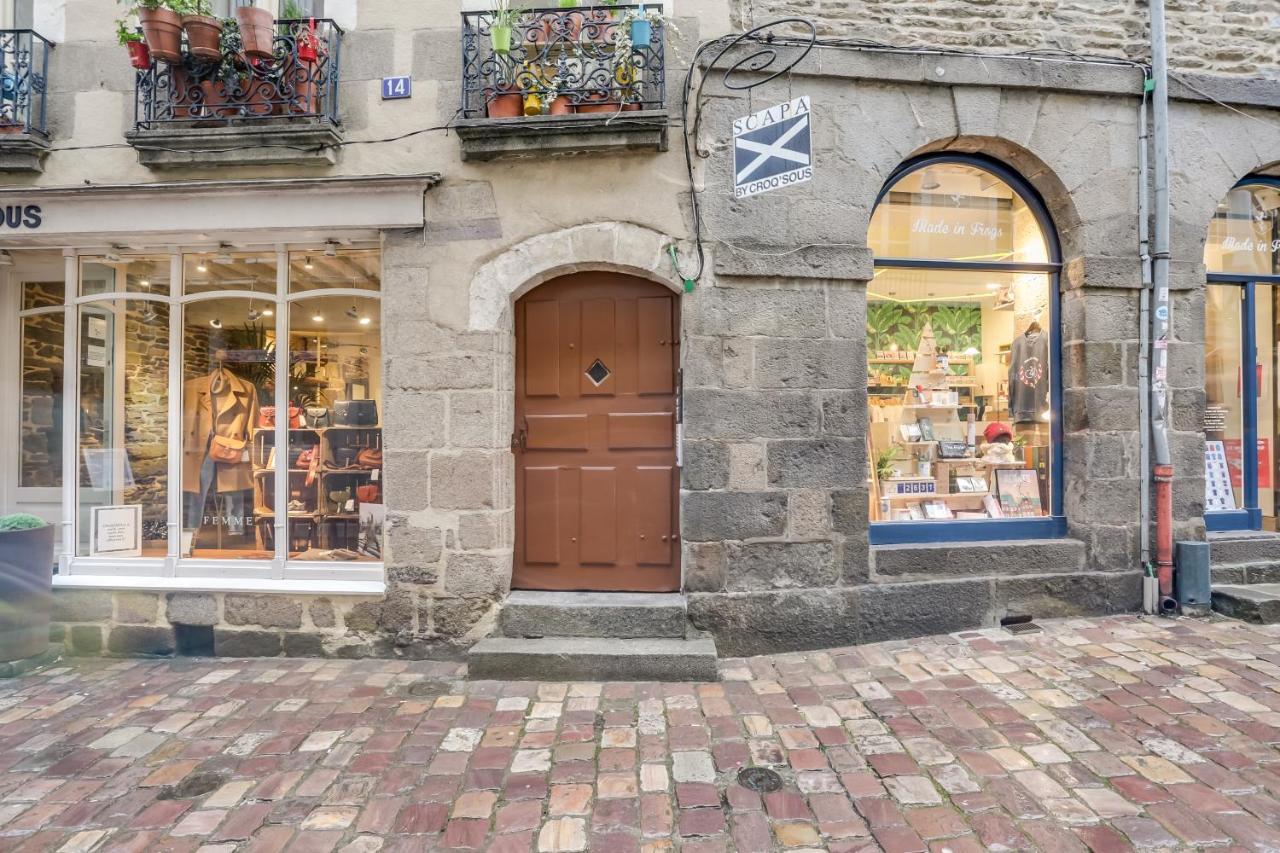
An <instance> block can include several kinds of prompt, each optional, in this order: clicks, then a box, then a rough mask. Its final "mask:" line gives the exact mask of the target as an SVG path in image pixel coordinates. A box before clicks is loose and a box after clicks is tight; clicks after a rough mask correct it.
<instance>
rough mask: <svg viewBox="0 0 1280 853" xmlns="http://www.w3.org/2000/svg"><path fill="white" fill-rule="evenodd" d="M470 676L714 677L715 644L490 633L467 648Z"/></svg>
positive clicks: (578, 678) (543, 678) (526, 678)
mask: <svg viewBox="0 0 1280 853" xmlns="http://www.w3.org/2000/svg"><path fill="white" fill-rule="evenodd" d="M467 676H468V677H469V678H471V679H495V680H509V681H531V680H532V681H715V680H717V675H716V644H715V641H713V640H711V639H710V638H705V639H704V638H698V639H693V640H675V639H669V638H663V639H615V638H606V637H542V638H540V639H524V638H518V637H489V638H487V639H484V640H481V641H480V642H478V643H476V644H475V645H474V646H472V647H471V649H470V651H468V652H467Z"/></svg>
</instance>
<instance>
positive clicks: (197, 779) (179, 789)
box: [156, 773, 226, 800]
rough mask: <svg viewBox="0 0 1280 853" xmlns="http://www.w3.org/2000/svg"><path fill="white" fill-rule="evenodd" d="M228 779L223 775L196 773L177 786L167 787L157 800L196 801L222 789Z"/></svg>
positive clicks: (162, 789)
mask: <svg viewBox="0 0 1280 853" xmlns="http://www.w3.org/2000/svg"><path fill="white" fill-rule="evenodd" d="M225 781H226V778H225V777H224V776H223V775H222V774H221V773H194V774H192V775H190V776H188V777H187V778H185V779H183V780H182V781H181V782H179V783H178V784H176V785H167V786H165V787H164V788H161V789H160V793H159V794H157V795H156V799H157V800H194V799H195V798H197V797H203V796H204V795H205V794H208V793H209V792H211V791H216V790H218V789H219V788H221V787H222V783H223V782H225Z"/></svg>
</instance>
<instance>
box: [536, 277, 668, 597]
mask: <svg viewBox="0 0 1280 853" xmlns="http://www.w3.org/2000/svg"><path fill="white" fill-rule="evenodd" d="M678 312H679V302H678V300H677V299H676V297H675V295H673V294H672V293H671V292H670V291H669V290H667V289H666V288H665V287H662V286H661V285H658V284H653V283H651V282H647V281H644V280H641V279H637V278H632V277H630V276H625V275H617V274H613V273H602V272H599V273H596V272H593V273H576V274H574V275H570V276H566V277H564V278H560V279H556V280H555V281H552V282H549V283H547V284H544V285H542V286H541V287H539V288H537V289H536V290H534V291H533V292H531V293H529V294H528V295H527V296H525V297H524V298H523V299H521V300H520V301H519V302H517V303H516V405H515V437H514V440H513V442H512V449H513V451H514V452H515V456H516V553H515V566H514V570H513V577H512V585H513V586H514V587H517V588H519V589H562V590H567V589H581V590H632V591H644V592H669V591H672V590H677V589H679V587H680V562H679V554H680V548H679V543H678V542H677V541H676V533H677V531H678V530H679V526H678V524H677V521H676V512H677V509H676V495H677V488H678V476H677V474H678V472H677V470H676V448H675V430H676V422H675V412H676V364H677V361H678V356H677V349H676V347H677V343H676V342H677V340H678V336H677V331H676V330H677V329H679V317H678Z"/></svg>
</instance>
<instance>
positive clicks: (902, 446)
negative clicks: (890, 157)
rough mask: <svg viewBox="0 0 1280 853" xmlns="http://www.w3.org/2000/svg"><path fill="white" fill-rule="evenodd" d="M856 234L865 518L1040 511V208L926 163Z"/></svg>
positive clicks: (1047, 401)
mask: <svg viewBox="0 0 1280 853" xmlns="http://www.w3.org/2000/svg"><path fill="white" fill-rule="evenodd" d="M870 241H871V245H872V249H873V251H874V252H875V254H876V267H877V269H876V274H875V278H874V280H873V281H871V282H870V283H869V284H868V286H867V356H868V398H869V403H870V405H869V419H868V420H869V426H868V444H869V453H870V457H871V459H872V466H871V467H872V471H871V486H872V489H871V492H872V494H871V517H872V520H873V521H881V522H884V521H900V522H901V521H940V520H949V519H991V518H999V519H1007V518H1041V517H1045V516H1048V515H1050V514H1051V513H1052V510H1053V475H1054V471H1053V470H1052V468H1053V462H1052V458H1053V454H1052V450H1053V445H1054V418H1055V415H1054V411H1053V387H1054V382H1055V381H1056V378H1055V376H1054V371H1055V369H1056V368H1055V365H1054V364H1053V356H1052V353H1053V352H1054V347H1053V341H1052V334H1051V332H1050V330H1051V328H1052V324H1053V319H1054V310H1053V305H1052V300H1053V298H1054V297H1053V291H1054V286H1053V280H1052V273H1050V272H1048V270H1049V269H1052V266H1051V265H1050V264H1049V261H1050V252H1049V246H1048V242H1047V238H1046V235H1045V233H1044V230H1043V228H1042V227H1041V224H1040V220H1039V219H1038V218H1037V216H1036V215H1035V213H1034V211H1033V210H1032V208H1031V207H1030V206H1029V205H1028V203H1027V201H1026V200H1025V199H1024V198H1023V197H1022V196H1021V195H1020V194H1019V192H1017V191H1015V190H1014V189H1013V188H1012V187H1011V186H1010V185H1009V183H1007V182H1006V181H1004V180H1002V179H1001V178H1000V177H998V176H997V175H995V174H993V173H992V172H990V171H988V170H986V169H984V168H982V167H980V166H978V165H973V164H969V163H953V162H933V163H929V164H928V165H926V166H924V167H922V168H917V169H914V170H910V171H907V172H906V173H905V174H904V175H903V176H902V177H901V178H900V179H899V180H897V182H895V183H894V184H893V185H892V186H891V187H890V188H889V189H888V191H887V192H885V193H884V194H883V196H882V198H881V201H880V204H879V205H878V206H877V208H876V211H875V213H874V215H873V217H872V221H871V227H870ZM922 262H923V263H922ZM1011 264H1017V265H1018V266H1017V269H1009V266H1010V265H1011ZM1028 266H1030V267H1031V269H1032V270H1033V271H1027V267H1028ZM1038 266H1044V267H1045V268H1046V271H1043V272H1041V271H1034V270H1036V268H1037V267H1038Z"/></svg>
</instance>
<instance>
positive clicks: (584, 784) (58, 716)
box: [0, 618, 1280, 853]
mask: <svg viewBox="0 0 1280 853" xmlns="http://www.w3.org/2000/svg"><path fill="white" fill-rule="evenodd" d="M721 672H722V678H723V680H722V681H721V682H720V683H717V684H652V683H640V684H629V683H612V684H581V683H573V684H564V683H536V682H507V683H498V682H467V681H465V680H463V679H462V675H463V669H462V667H461V666H460V665H458V664H441V663H407V662H395V661H379V660H359V661H337V660H296V659H266V660H251V661H240V660H226V659H219V660H192V659H179V660H104V659H82V660H76V661H73V662H71V663H70V664H68V665H66V666H62V667H59V668H56V669H51V670H46V671H44V672H42V673H39V674H36V675H33V676H29V677H26V678H23V679H18V680H13V681H7V682H0V849H2V850H6V851H9V850H22V851H35V850H66V851H88V850H133V851H161V850H164V851H169V850H181V851H186V850H201V851H209V853H212V851H231V850H251V851H273V850H299V851H302V850H305V851H327V850H345V851H375V850H446V849H455V848H463V849H475V850H490V851H526V850H539V851H578V850H593V851H634V850H643V851H655V852H656V851H668V850H681V851H688V852H689V853H692V852H693V851H700V852H701V851H707V852H709V851H727V850H738V851H764V850H780V849H787V850H796V849H801V850H803V849H815V850H832V851H848V850H875V849H884V850H890V851H916V850H925V849H929V850H939V851H941V850H950V851H955V853H961V851H968V850H979V849H984V848H986V849H996V850H1003V849H1042V850H1084V849H1093V850H1099V851H1103V850H1105V851H1112V850H1125V849H1131V848H1137V849H1155V848H1177V847H1187V848H1193V847H1205V846H1221V847H1228V846H1234V847H1236V848H1237V849H1250V850H1278V849H1280V751H1278V749H1277V747H1278V746H1280V630H1277V629H1275V628H1255V627H1251V626H1246V625H1243V624H1240V623H1235V622H1228V621H1212V622H1205V621H1189V620H1182V621H1170V622H1166V621H1156V620H1143V619H1136V618H1105V619H1092V620H1075V621H1064V622H1055V623H1050V624H1048V625H1046V626H1045V631H1044V633H1041V634H1034V635H1029V636H1024V637H1013V636H1011V635H1008V634H1006V633H1004V632H1001V631H982V632H965V633H962V634H959V635H954V636H948V637H934V638H928V639H924V640H919V641H911V642H896V643H884V644H879V645H873V646H864V647H859V648H856V649H843V650H830V651H826V652H819V653H808V654H794V655H780V656H775V657H770V658H754V659H749V660H725V661H722V662H721ZM752 765H755V766H761V767H769V768H772V769H773V770H776V771H777V773H778V774H779V775H780V777H781V780H782V787H781V789H780V790H776V791H773V792H766V793H763V794H761V793H756V792H754V791H752V790H749V789H748V788H746V787H743V786H741V785H740V784H738V778H737V777H738V772H739V770H740V769H742V768H744V767H748V766H752Z"/></svg>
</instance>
